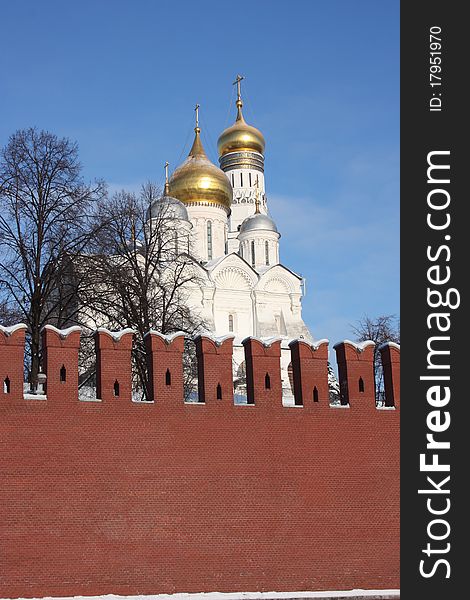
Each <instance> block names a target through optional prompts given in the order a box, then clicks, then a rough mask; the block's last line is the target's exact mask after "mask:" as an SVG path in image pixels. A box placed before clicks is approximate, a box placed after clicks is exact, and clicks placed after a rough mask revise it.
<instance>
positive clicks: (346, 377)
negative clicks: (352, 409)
mask: <svg viewBox="0 0 470 600" xmlns="http://www.w3.org/2000/svg"><path fill="white" fill-rule="evenodd" d="M366 344H367V345H365V346H364V347H362V348H361V347H359V346H356V345H355V344H353V343H352V342H347V341H346V342H341V343H340V344H336V345H335V347H334V348H335V350H336V361H337V363H338V375H339V386H340V400H341V404H343V405H347V404H349V405H353V404H354V405H355V406H357V407H358V408H364V409H370V410H371V409H373V408H375V378H374V347H375V344H374V343H373V342H369V343H367V342H366Z"/></svg>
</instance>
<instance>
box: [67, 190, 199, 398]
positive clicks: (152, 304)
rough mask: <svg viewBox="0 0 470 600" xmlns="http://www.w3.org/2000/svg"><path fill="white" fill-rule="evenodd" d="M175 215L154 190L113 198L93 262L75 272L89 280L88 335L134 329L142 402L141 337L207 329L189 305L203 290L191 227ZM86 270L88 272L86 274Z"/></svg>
mask: <svg viewBox="0 0 470 600" xmlns="http://www.w3.org/2000/svg"><path fill="white" fill-rule="evenodd" d="M178 205H179V206H178ZM178 208H181V205H180V203H178V202H177V201H174V202H173V203H172V202H171V201H168V200H167V199H165V198H161V194H160V192H159V190H158V189H157V188H156V186H155V185H154V184H151V183H148V184H146V185H145V186H143V187H142V190H141V193H140V195H138V196H137V195H135V194H133V193H129V192H125V191H122V192H119V193H117V194H115V195H114V196H113V197H112V198H111V200H109V201H107V202H103V203H102V204H101V206H100V216H101V222H102V226H101V227H100V228H99V235H98V236H97V238H96V240H95V247H94V249H93V250H94V251H93V254H88V255H86V256H83V257H82V258H81V259H80V261H79V263H78V266H76V268H75V270H76V272H77V276H78V277H81V273H82V271H83V272H85V273H86V274H87V277H88V278H89V284H88V285H87V286H82V288H81V292H80V297H79V300H78V301H79V304H80V306H81V321H82V322H83V323H88V325H89V326H90V327H95V326H105V327H108V328H110V329H121V328H125V327H130V328H132V329H134V330H135V331H136V332H137V335H136V338H135V347H134V352H133V357H134V365H135V370H136V374H137V380H136V382H135V388H136V389H138V390H139V391H141V392H142V395H143V396H144V397H147V390H148V380H147V364H146V356H145V345H144V335H145V334H146V333H147V332H148V331H149V330H151V329H154V330H157V331H159V332H161V333H163V334H170V333H173V332H175V331H184V332H186V333H188V334H191V335H192V334H194V333H195V332H196V331H200V330H201V329H203V328H204V323H203V321H202V319H201V318H200V317H199V315H198V314H197V312H196V311H194V310H192V309H191V307H190V305H189V303H188V297H189V290H190V287H191V286H194V285H198V282H199V279H198V269H197V268H196V263H195V262H194V260H193V259H192V258H191V257H190V255H189V253H188V250H189V227H190V225H189V223H188V222H185V221H182V220H181V219H179V218H178V214H175V210H176V211H178ZM84 263H86V265H87V266H86V268H82V267H81V265H82V264H84ZM90 264H91V265H93V266H92V268H90ZM191 361H192V362H194V358H192V359H191V360H190V363H191Z"/></svg>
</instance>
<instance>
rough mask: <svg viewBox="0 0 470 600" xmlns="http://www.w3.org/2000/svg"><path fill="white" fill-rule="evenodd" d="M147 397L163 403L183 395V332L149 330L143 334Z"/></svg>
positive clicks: (170, 401) (179, 398)
mask: <svg viewBox="0 0 470 600" xmlns="http://www.w3.org/2000/svg"><path fill="white" fill-rule="evenodd" d="M145 349H146V352H147V366H148V378H149V399H150V400H151V401H153V402H163V403H164V404H168V403H172V402H174V403H176V402H177V401H178V400H181V398H182V397H183V352H184V333H182V332H176V333H175V334H173V335H171V336H165V335H162V334H160V333H158V332H156V331H150V332H149V333H147V334H146V335H145Z"/></svg>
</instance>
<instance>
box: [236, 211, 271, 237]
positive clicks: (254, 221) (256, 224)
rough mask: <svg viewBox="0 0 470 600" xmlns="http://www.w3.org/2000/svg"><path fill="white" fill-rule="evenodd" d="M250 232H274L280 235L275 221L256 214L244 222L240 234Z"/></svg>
mask: <svg viewBox="0 0 470 600" xmlns="http://www.w3.org/2000/svg"><path fill="white" fill-rule="evenodd" d="M249 231H273V232H274V233H278V231H277V227H276V224H275V223H274V221H273V220H272V219H271V217H268V215H265V214H263V213H255V214H254V215H251V216H249V217H247V218H246V219H245V220H244V221H243V223H242V224H241V226H240V233H248V232H249Z"/></svg>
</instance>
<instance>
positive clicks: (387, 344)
mask: <svg viewBox="0 0 470 600" xmlns="http://www.w3.org/2000/svg"><path fill="white" fill-rule="evenodd" d="M382 348H396V349H397V350H400V344H397V343H395V342H385V343H383V344H381V345H380V346H379V350H382Z"/></svg>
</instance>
